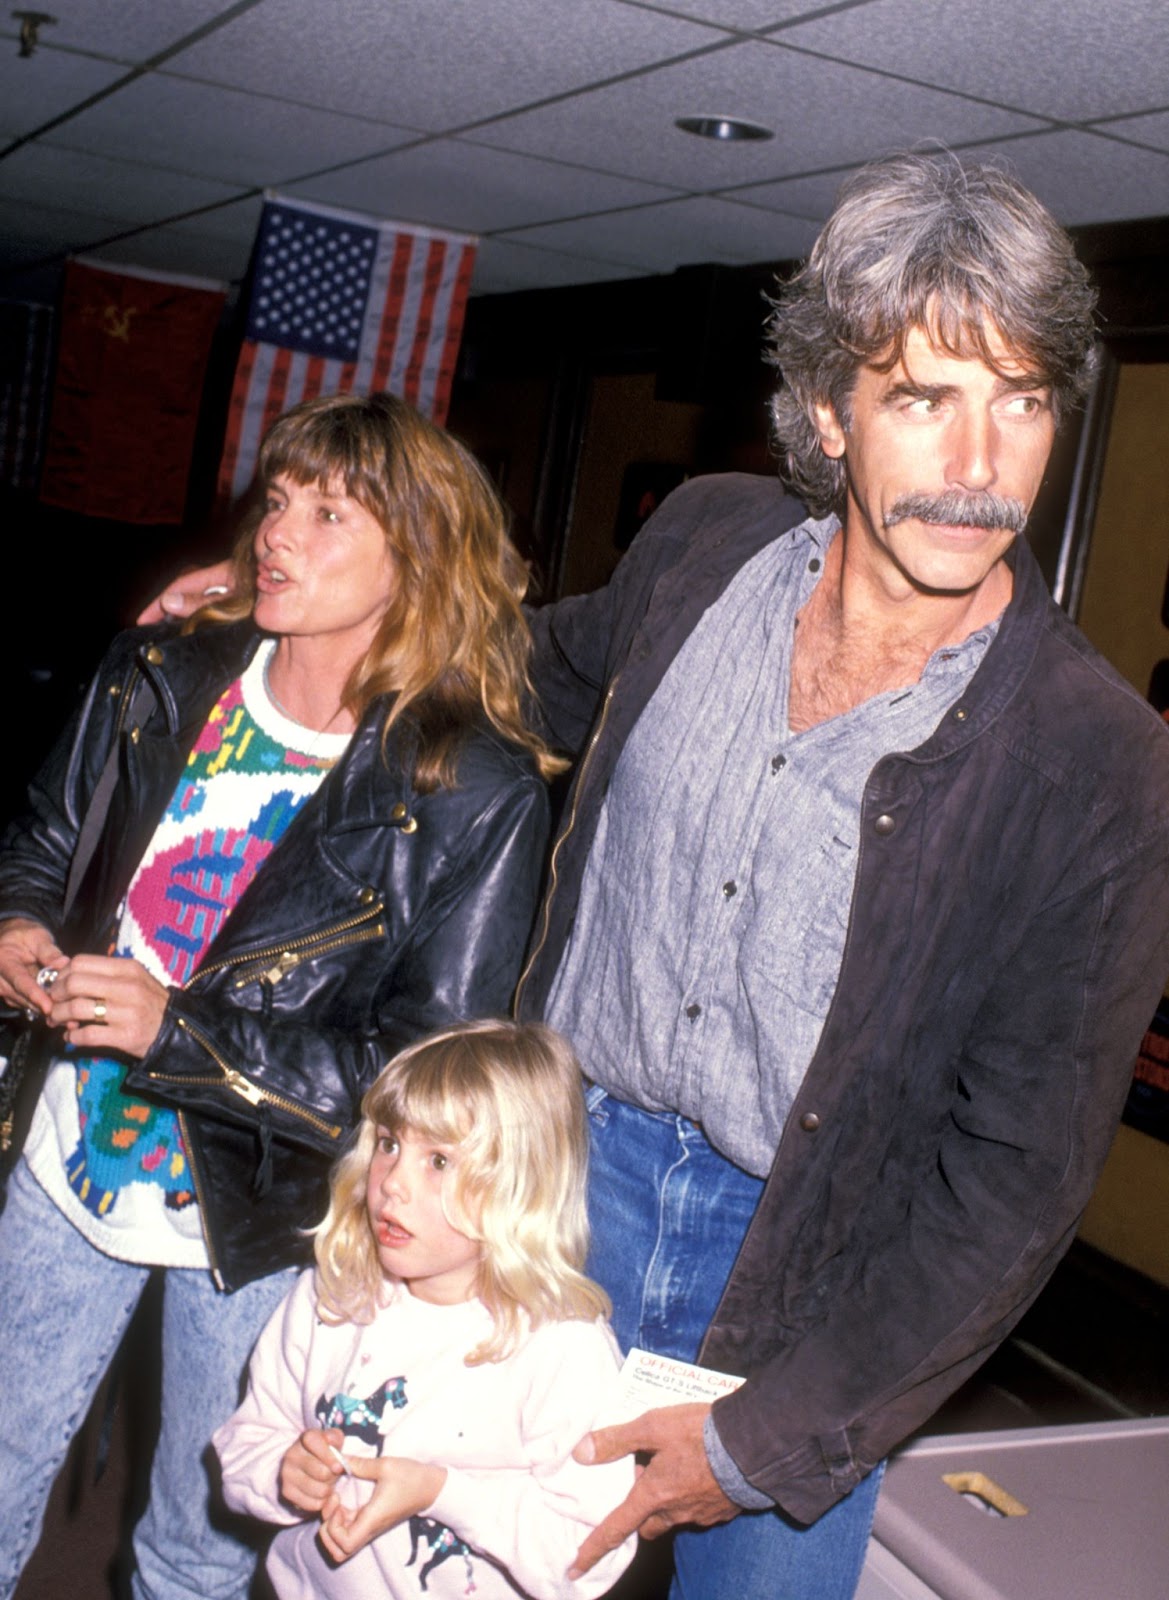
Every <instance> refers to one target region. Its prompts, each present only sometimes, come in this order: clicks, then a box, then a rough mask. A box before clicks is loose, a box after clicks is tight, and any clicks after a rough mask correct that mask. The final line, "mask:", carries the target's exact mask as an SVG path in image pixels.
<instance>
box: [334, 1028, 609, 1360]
mask: <svg viewBox="0 0 1169 1600" xmlns="http://www.w3.org/2000/svg"><path fill="white" fill-rule="evenodd" d="M361 1115H362V1121H361V1125H360V1127H359V1130H358V1133H357V1137H356V1140H355V1142H354V1143H353V1144H352V1145H351V1147H350V1148H349V1149H348V1150H347V1151H346V1153H345V1154H344V1155H343V1156H341V1158H340V1159H339V1161H338V1162H337V1164H336V1166H335V1167H334V1169H333V1174H332V1179H331V1183H330V1201H329V1210H328V1212H327V1214H326V1216H325V1218H324V1220H323V1222H322V1223H321V1224H320V1226H319V1227H318V1228H317V1229H316V1230H315V1232H314V1236H313V1248H314V1252H315V1255H316V1262H317V1299H318V1306H319V1309H320V1311H321V1314H322V1315H323V1316H325V1317H326V1318H327V1319H328V1320H333V1321H338V1322H369V1321H372V1319H373V1317H374V1315H375V1313H376V1310H377V1306H378V1303H379V1298H380V1295H381V1292H382V1289H383V1286H384V1283H385V1275H384V1273H383V1271H382V1267H381V1263H380V1262H379V1260H378V1255H377V1245H376V1241H375V1238H374V1234H373V1229H372V1227H371V1224H370V1221H369V1217H368V1214H367V1210H366V1184H367V1180H368V1176H369V1169H370V1163H371V1162H372V1160H373V1156H374V1151H375V1148H376V1143H377V1137H378V1129H379V1128H381V1129H383V1130H384V1131H385V1132H387V1133H391V1134H393V1133H402V1132H404V1131H405V1130H407V1129H409V1130H410V1131H411V1132H412V1133H414V1134H416V1135H419V1136H421V1137H422V1138H425V1139H433V1140H434V1141H435V1142H436V1143H439V1144H451V1145H456V1146H457V1147H458V1160H457V1161H456V1162H455V1163H454V1165H453V1166H452V1168H451V1169H450V1181H449V1184H448V1185H447V1186H446V1187H445V1188H444V1191H443V1211H444V1213H445V1215H446V1217H447V1220H448V1221H449V1222H450V1224H451V1226H452V1227H454V1228H456V1229H457V1230H458V1231H459V1232H460V1233H462V1234H464V1235H465V1236H466V1237H467V1238H470V1239H474V1240H476V1241H478V1243H479V1244H480V1246H481V1258H480V1263H479V1269H478V1279H477V1282H476V1294H477V1296H478V1298H479V1299H480V1300H481V1301H482V1302H483V1304H484V1305H485V1306H486V1307H487V1309H488V1310H489V1311H490V1312H491V1315H492V1318H493V1321H494V1330H493V1333H492V1335H491V1337H490V1338H488V1339H487V1340H485V1341H484V1342H483V1344H481V1345H479V1346H478V1347H477V1348H476V1349H475V1350H473V1351H472V1352H471V1353H470V1354H469V1355H468V1357H467V1362H468V1365H474V1364H475V1363H478V1362H482V1361H498V1360H500V1359H501V1358H502V1357H503V1356H505V1355H507V1354H508V1352H509V1351H510V1350H512V1349H513V1348H514V1347H515V1344H516V1341H517V1338H518V1337H519V1335H520V1333H521V1332H522V1330H523V1328H524V1326H525V1324H526V1325H527V1326H530V1327H538V1326H539V1325H540V1324H541V1323H544V1322H564V1321H569V1320H572V1319H574V1318H582V1319H586V1320H591V1319H593V1318H596V1317H603V1316H608V1315H609V1312H610V1309H611V1308H610V1304H609V1299H608V1296H607V1295H606V1294H605V1292H604V1290H603V1289H601V1288H600V1287H599V1285H597V1284H595V1283H593V1282H592V1280H591V1279H589V1278H586V1277H585V1276H584V1274H583V1272H582V1270H581V1269H582V1267H583V1266H584V1261H585V1255H586V1253H587V1249H588V1218H587V1214H586V1210H585V1183H586V1178H587V1173H588V1131H587V1127H586V1122H585V1109H584V1094H583V1090H582V1086H581V1073H580V1067H579V1065H578V1063H577V1060H576V1057H575V1055H574V1054H573V1052H572V1049H571V1047H570V1046H569V1044H568V1042H567V1040H565V1039H564V1038H563V1037H562V1036H561V1035H560V1034H558V1033H555V1032H554V1031H553V1030H552V1029H551V1028H547V1027H544V1026H543V1025H542V1024H541V1023H515V1022H504V1021H486V1022H470V1023H465V1024H462V1025H461V1026H459V1027H455V1028H451V1029H449V1030H448V1031H447V1032H444V1033H438V1034H433V1035H431V1036H429V1037H428V1038H425V1039H422V1040H420V1041H419V1042H418V1043H417V1044H413V1045H411V1046H410V1047H409V1048H408V1049H406V1050H403V1051H401V1052H400V1053H399V1054H398V1055H396V1056H395V1057H394V1059H393V1060H392V1061H391V1062H390V1064H389V1065H388V1066H387V1067H386V1068H385V1070H384V1071H383V1072H382V1074H381V1076H380V1077H379V1078H378V1079H377V1080H376V1082H375V1083H374V1084H373V1085H372V1086H371V1087H370V1088H369V1089H368V1090H367V1091H366V1094H365V1098H364V1099H363V1100H362V1103H361Z"/></svg>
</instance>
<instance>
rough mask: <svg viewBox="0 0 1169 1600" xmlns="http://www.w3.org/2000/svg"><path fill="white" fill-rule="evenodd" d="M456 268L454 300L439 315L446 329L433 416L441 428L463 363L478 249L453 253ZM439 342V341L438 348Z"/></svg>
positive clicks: (467, 246) (471, 247)
mask: <svg viewBox="0 0 1169 1600" xmlns="http://www.w3.org/2000/svg"><path fill="white" fill-rule="evenodd" d="M451 254H452V255H454V257H455V268H454V271H453V273H452V274H451V275H450V297H449V299H448V301H447V303H446V305H445V306H444V307H443V309H442V311H441V313H440V314H439V315H438V319H437V320H438V325H439V326H440V327H442V328H445V330H446V334H445V337H444V339H443V341H442V354H441V356H440V358H439V362H438V370H437V372H436V373H435V375H434V385H433V393H434V400H433V403H432V404H431V407H430V415H431V416H432V417H433V419H434V420H435V422H437V423H439V424H440V425H441V424H443V423H445V422H446V419H447V412H448V411H449V410H450V404H451V387H452V385H453V384H454V381H455V368H456V366H457V365H458V360H459V343H460V341H461V339H462V337H463V319H464V317H465V316H466V314H467V299H468V297H469V295H470V293H471V277H472V274H473V273H474V271H475V246H474V245H473V244H465V245H463V247H462V249H461V250H459V251H457V252H456V251H452V252H451ZM437 343H438V341H437V340H436V341H435V345H436V347H437Z"/></svg>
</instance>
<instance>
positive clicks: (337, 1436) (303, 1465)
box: [280, 1428, 345, 1516]
mask: <svg viewBox="0 0 1169 1600" xmlns="http://www.w3.org/2000/svg"><path fill="white" fill-rule="evenodd" d="M344 1442H345V1435H344V1434H343V1433H342V1432H341V1430H340V1428H308V1429H306V1431H305V1432H304V1433H302V1434H301V1436H300V1438H299V1439H298V1440H297V1441H296V1443H295V1444H294V1445H290V1446H289V1447H288V1449H287V1450H286V1451H285V1452H284V1460H283V1461H282V1462H281V1463H280V1494H281V1498H282V1499H284V1500H287V1501H288V1504H289V1505H290V1506H295V1507H296V1509H297V1510H298V1511H307V1512H308V1513H309V1515H310V1516H319V1515H320V1514H321V1512H322V1511H323V1510H324V1508H325V1505H326V1503H327V1501H328V1500H329V1499H330V1498H331V1497H332V1495H333V1491H334V1489H335V1487H336V1483H337V1479H338V1477H339V1476H340V1474H341V1470H342V1469H341V1463H340V1462H339V1461H338V1460H337V1457H336V1456H335V1455H334V1454H333V1451H334V1450H335V1449H336V1450H340V1448H341V1446H342V1444H343V1443H344Z"/></svg>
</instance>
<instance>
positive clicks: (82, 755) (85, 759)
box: [0, 641, 128, 934]
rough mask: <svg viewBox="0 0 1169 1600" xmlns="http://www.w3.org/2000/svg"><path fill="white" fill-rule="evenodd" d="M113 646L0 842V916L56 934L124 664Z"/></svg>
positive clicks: (108, 738)
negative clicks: (26, 920)
mask: <svg viewBox="0 0 1169 1600" xmlns="http://www.w3.org/2000/svg"><path fill="white" fill-rule="evenodd" d="M119 644H120V641H119V642H118V643H116V644H115V647H114V648H113V649H112V650H111V652H110V654H109V655H108V656H107V658H106V660H105V661H104V662H103V663H102V666H101V667H100V668H99V670H98V672H97V674H96V675H95V676H94V678H93V680H92V682H91V683H90V684H89V687H88V689H87V691H86V693H85V696H84V698H83V699H82V701H81V703H80V705H79V706H78V707H77V709H76V710H75V711H74V712H73V715H72V716H71V717H70V718H69V721H68V723H67V724H66V726H65V729H64V731H63V732H62V734H61V735H60V737H59V738H58V740H57V742H56V744H55V745H54V746H53V749H52V751H51V752H50V754H49V756H48V757H47V758H46V760H45V761H44V763H43V764H42V766H41V768H40V770H39V771H38V773H37V775H36V777H35V778H34V779H33V780H32V782H31V783H30V785H29V789H28V796H27V803H26V808H25V811H24V813H23V814H22V815H21V816H19V817H17V818H16V819H15V820H14V821H13V822H11V823H10V824H9V826H8V827H7V828H6V829H5V832H4V837H3V839H2V840H0V919H2V918H5V917H29V918H31V920H32V921H34V922H39V923H41V924H42V926H44V927H46V928H48V929H49V930H50V932H52V933H53V934H59V933H60V931H61V929H60V924H61V910H62V905H63V902H64V897H65V885H66V883H67V881H68V876H69V864H70V862H71V861H72V859H73V852H74V850H75V848H76V846H77V838H78V834H79V833H80V830H81V825H82V822H83V820H84V817H85V813H86V810H87V808H88V806H89V802H90V800H91V798H92V796H93V791H94V788H95V787H96V784H97V780H98V778H99V777H100V775H101V770H102V767H103V766H104V765H105V760H106V756H107V754H108V751H109V747H110V741H111V738H112V735H113V731H114V726H115V723H116V710H115V707H116V704H117V701H116V696H115V692H116V691H119V690H120V689H121V687H122V685H121V683H120V677H119V671H118V669H119V666H120V667H121V669H122V671H121V676H123V677H124V676H125V673H126V669H127V667H128V661H127V660H126V659H125V652H124V651H123V650H121V649H120V648H119Z"/></svg>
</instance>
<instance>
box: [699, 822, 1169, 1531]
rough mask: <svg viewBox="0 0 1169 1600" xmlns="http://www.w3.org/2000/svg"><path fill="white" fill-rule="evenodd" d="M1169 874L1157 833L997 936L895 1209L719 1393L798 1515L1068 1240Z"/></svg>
mask: <svg viewBox="0 0 1169 1600" xmlns="http://www.w3.org/2000/svg"><path fill="white" fill-rule="evenodd" d="M1167 883H1169V860H1167V845H1166V840H1165V837H1164V833H1163V832H1162V834H1161V836H1160V837H1159V838H1158V839H1157V840H1156V842H1155V843H1153V844H1148V843H1146V845H1145V847H1144V848H1141V849H1140V850H1139V851H1137V852H1136V853H1134V854H1133V855H1132V856H1131V857H1130V859H1129V860H1128V862H1127V863H1126V865H1125V866H1124V867H1123V868H1122V869H1121V870H1119V871H1116V872H1112V873H1109V874H1107V875H1104V876H1100V877H1098V878H1097V879H1096V880H1095V881H1092V882H1089V883H1087V884H1086V885H1081V886H1080V887H1078V888H1076V889H1075V890H1074V891H1071V892H1069V893H1068V894H1067V895H1066V896H1065V897H1063V898H1062V899H1058V900H1056V901H1054V902H1052V903H1049V904H1048V905H1047V906H1046V907H1044V908H1043V910H1042V911H1041V912H1040V914H1039V915H1038V916H1037V917H1036V918H1035V919H1034V921H1033V922H1032V924H1031V925H1030V926H1029V927H1028V928H1026V929H1025V930H1024V932H1023V935H1022V937H1021V938H1018V939H1017V940H1016V941H1015V942H1013V943H1012V944H1010V945H1007V944H1006V943H1004V950H1003V956H1002V961H1001V966H1000V973H999V979H998V982H997V985H996V987H995V988H994V990H993V992H992V993H991V994H990V995H989V997H988V998H987V999H986V1000H985V1001H984V1003H983V1005H982V1007H981V1009H980V1012H979V1014H978V1016H977V1019H976V1026H975V1027H974V1029H973V1030H972V1031H971V1034H970V1036H969V1038H968V1040H967V1042H966V1045H965V1048H964V1050H963V1052H962V1054H961V1057H960V1059H959V1060H958V1061H957V1063H956V1066H955V1085H954V1089H953V1092H952V1099H951V1102H950V1106H949V1110H948V1115H947V1116H946V1118H945V1121H944V1125H943V1126H942V1127H941V1128H940V1129H939V1131H938V1137H937V1141H936V1156H935V1158H934V1159H932V1160H931V1161H930V1162H929V1163H928V1165H926V1166H925V1167H924V1169H923V1170H922V1171H921V1174H920V1179H919V1180H918V1181H917V1182H916V1184H914V1186H913V1187H912V1192H911V1193H910V1195H909V1198H908V1202H907V1205H906V1207H905V1211H904V1215H903V1218H902V1220H901V1221H900V1224H899V1226H897V1227H895V1228H894V1229H891V1230H890V1231H889V1232H888V1233H887V1235H886V1237H884V1238H883V1239H882V1240H880V1241H879V1242H878V1243H877V1245H876V1247H875V1248H873V1249H871V1250H870V1251H869V1252H868V1253H867V1255H866V1256H865V1258H864V1259H863V1260H861V1261H860V1262H859V1264H858V1265H857V1267H856V1269H855V1271H854V1272H853V1274H852V1276H851V1279H850V1280H849V1281H848V1282H847V1283H846V1284H845V1285H843V1286H842V1288H841V1289H840V1291H839V1292H837V1293H832V1292H830V1291H827V1290H826V1292H825V1298H826V1300H827V1309H826V1311H825V1313H824V1315H823V1317H822V1319H820V1320H819V1321H815V1322H813V1323H812V1325H811V1326H810V1327H809V1328H808V1329H807V1331H806V1332H804V1333H803V1334H802V1336H801V1337H799V1338H798V1339H796V1340H795V1341H794V1342H793V1343H791V1344H790V1345H789V1347H788V1348H787V1349H786V1350H785V1351H784V1352H783V1353H782V1354H780V1355H779V1356H778V1357H776V1358H775V1359H773V1360H772V1361H771V1362H770V1363H768V1364H767V1365H765V1366H764V1367H763V1368H762V1369H761V1370H759V1371H757V1372H755V1373H754V1374H752V1375H751V1376H750V1378H749V1381H748V1382H747V1383H746V1384H745V1385H744V1386H743V1387H742V1388H741V1389H739V1390H738V1391H737V1392H736V1393H734V1394H733V1395H730V1396H727V1397H725V1398H724V1399H722V1400H720V1401H718V1402H717V1403H716V1406H715V1408H714V1421H715V1425H716V1427H717V1429H718V1433H719V1437H720V1439H721V1440H722V1442H723V1444H724V1445H725V1447H726V1448H727V1450H728V1451H729V1453H730V1454H731V1456H732V1458H733V1459H734V1461H735V1462H736V1464H737V1465H738V1467H739V1468H740V1470H741V1471H742V1472H743V1473H744V1475H745V1476H746V1477H747V1478H748V1480H749V1481H750V1482H751V1483H752V1484H754V1485H755V1486H756V1487H757V1488H758V1489H760V1490H762V1491H763V1492H764V1493H766V1494H769V1495H770V1496H772V1498H773V1499H775V1500H776V1501H777V1502H778V1503H779V1504H780V1505H781V1506H782V1507H783V1509H784V1510H785V1511H787V1512H789V1513H790V1514H791V1515H792V1516H794V1517H795V1518H797V1519H799V1520H800V1521H812V1520H814V1519H815V1518H816V1517H818V1516H819V1515H821V1513H823V1512H824V1511H826V1510H827V1509H828V1508H829V1507H830V1506H831V1505H832V1504H833V1503H834V1502H835V1501H836V1500H838V1499H839V1498H841V1496H842V1495H843V1494H845V1493H846V1492H847V1491H848V1490H849V1489H850V1488H852V1487H853V1485H854V1484H855V1483H856V1482H857V1481H858V1480H859V1478H860V1477H861V1476H863V1475H864V1474H865V1473H866V1472H867V1471H869V1470H870V1469H871V1468H872V1467H873V1466H875V1465H876V1464H877V1463H878V1462H879V1461H880V1460H881V1459H882V1458H883V1457H884V1456H885V1455H886V1454H887V1453H888V1452H889V1450H890V1449H892V1448H893V1446H895V1445H896V1444H898V1443H899V1442H900V1441H901V1440H902V1439H904V1438H905V1437H906V1436H907V1435H908V1434H909V1433H910V1432H912V1431H913V1430H914V1429H915V1428H917V1427H919V1426H921V1425H922V1424H923V1423H924V1422H925V1421H926V1420H927V1419H928V1418H929V1416H930V1415H931V1414H932V1413H933V1412H934V1411H935V1410H936V1409H937V1407H938V1406H939V1405H940V1404H941V1402H942V1401H943V1400H944V1399H945V1398H946V1397H947V1396H948V1395H949V1394H950V1393H951V1392H952V1391H953V1390H955V1389H956V1388H958V1386H959V1385H960V1384H961V1383H962V1382H963V1381H964V1380H965V1379H966V1378H967V1377H969V1376H970V1374H971V1373H972V1372H973V1371H974V1370H975V1369H976V1368H977V1367H978V1365H979V1364H980V1363H981V1362H982V1360H984V1359H985V1357H986V1356H988V1355H989V1354H990V1353H991V1351H992V1350H993V1349H994V1348H995V1347H996V1345H997V1344H998V1343H999V1342H1000V1341H1001V1340H1002V1339H1003V1338H1004V1337H1005V1336H1006V1335H1007V1333H1009V1331H1010V1329H1011V1328H1012V1327H1013V1326H1014V1324H1015V1323H1016V1322H1017V1320H1018V1319H1019V1317H1020V1316H1021V1315H1022V1314H1023V1312H1024V1311H1025V1310H1026V1309H1027V1307H1028V1306H1029V1305H1030V1304H1031V1302H1032V1301H1033V1300H1034V1299H1035V1297H1036V1295H1037V1294H1038V1293H1039V1291H1040V1289H1041V1288H1042V1286H1043V1284H1044V1283H1045V1281H1046V1280H1047V1278H1048V1276H1049V1275H1050V1273H1051V1271H1052V1269H1053V1268H1054V1266H1055V1265H1056V1263H1057V1262H1058V1260H1059V1258H1060V1256H1061V1255H1062V1253H1063V1252H1064V1250H1065V1249H1066V1247H1067V1245H1068V1244H1069V1243H1070V1241H1071V1238H1072V1236H1073V1233H1074V1231H1075V1228H1076V1225H1077V1223H1078V1221H1079V1218H1080V1215H1081V1213H1082V1211H1083V1209H1084V1207H1085V1205H1086V1204H1087V1202H1088V1199H1089V1198H1090V1196H1091V1193H1092V1189H1093V1187H1094V1185H1095V1181H1096V1178H1097V1176H1098V1174H1099V1171H1100V1168H1101V1166H1102V1165H1103V1162H1104V1159H1105V1157H1106V1155H1107V1152H1108V1149H1109V1146H1110V1143H1111V1140H1112V1137H1113V1133H1114V1131H1115V1128H1116V1124H1117V1120H1118V1118H1119V1115H1120V1111H1121V1108H1122V1105H1123V1102H1124V1097H1125V1094H1126V1091H1127V1087H1128V1084H1129V1082H1130V1080H1131V1077H1132V1069H1133V1062H1134V1060H1135V1056H1136V1050H1137V1045H1138V1043H1139V1040H1140V1037H1141V1034H1142V1032H1143V1031H1144V1029H1145V1028H1146V1027H1147V1026H1148V1021H1149V1018H1150V1016H1151V1015H1152V1013H1153V1010H1154V1008H1155V1006H1156V1003H1157V999H1158V997H1159V995H1160V993H1161V989H1162V985H1163V982H1164V978H1165V974H1166V971H1167V970H1169V894H1167V892H1166V891H1167ZM1004 931H1005V930H1004ZM937 1065H938V1071H939V1072H945V1071H948V1070H949V1063H946V1062H939V1063H938V1064H937ZM903 1114H904V1115H912V1114H913V1113H912V1111H910V1110H906V1111H905V1112H904V1113H903ZM821 1131H822V1130H821ZM816 1136H817V1137H818V1136H819V1135H816ZM805 1137H806V1135H805ZM838 1180H839V1181H842V1182H847V1181H848V1176H847V1174H845V1173H840V1174H838Z"/></svg>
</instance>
